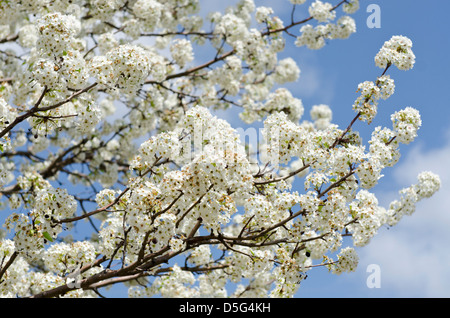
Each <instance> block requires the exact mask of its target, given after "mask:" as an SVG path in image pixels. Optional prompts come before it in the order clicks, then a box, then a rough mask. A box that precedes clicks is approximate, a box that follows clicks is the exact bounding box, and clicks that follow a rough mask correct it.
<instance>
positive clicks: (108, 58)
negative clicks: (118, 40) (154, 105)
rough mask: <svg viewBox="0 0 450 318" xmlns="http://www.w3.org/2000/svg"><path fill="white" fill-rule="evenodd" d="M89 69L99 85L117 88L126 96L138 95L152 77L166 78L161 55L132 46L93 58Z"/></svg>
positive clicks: (120, 47) (119, 47) (125, 45)
mask: <svg viewBox="0 0 450 318" xmlns="http://www.w3.org/2000/svg"><path fill="white" fill-rule="evenodd" d="M89 69H90V72H91V74H92V76H94V77H95V78H96V79H97V81H98V83H100V84H102V85H105V86H106V87H108V88H112V89H113V88H117V89H119V90H121V91H123V92H124V93H125V94H134V93H136V91H137V90H138V89H139V88H140V87H141V85H142V84H143V83H144V81H145V79H146V78H147V77H148V76H150V75H153V76H155V77H156V78H158V79H161V78H162V77H163V76H164V68H163V62H162V60H161V58H160V56H159V55H157V54H154V53H152V52H150V51H148V50H146V49H144V48H142V47H140V46H136V45H130V44H124V45H120V46H118V47H115V48H113V49H111V50H110V51H108V52H107V53H106V55H100V56H95V57H93V58H92V60H91V61H90V63H89Z"/></svg>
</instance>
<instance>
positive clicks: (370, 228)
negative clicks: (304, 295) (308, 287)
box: [0, 0, 440, 297]
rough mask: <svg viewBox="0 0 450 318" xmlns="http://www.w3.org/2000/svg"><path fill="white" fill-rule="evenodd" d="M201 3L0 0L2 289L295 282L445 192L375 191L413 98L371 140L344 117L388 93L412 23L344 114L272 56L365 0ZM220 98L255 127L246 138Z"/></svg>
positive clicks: (244, 292) (331, 27)
mask: <svg viewBox="0 0 450 318" xmlns="http://www.w3.org/2000/svg"><path fill="white" fill-rule="evenodd" d="M200 2H201V1H199V0H52V1H50V0H41V1H34V0H22V1H0V22H1V23H2V25H0V49H1V50H0V83H1V86H0V193H1V194H0V195H1V201H0V203H1V211H0V213H1V217H2V219H3V220H4V229H3V232H2V233H3V234H2V236H1V240H0V295H1V296H2V297H27V296H33V297H90V296H94V297H95V296H99V295H100V296H101V295H102V289H103V288H106V287H108V286H110V285H113V284H119V283H120V284H124V286H126V288H127V290H128V295H129V296H152V295H161V296H163V297H203V296H208V297H225V296H231V297H265V296H272V297H291V296H293V295H294V294H295V292H296V290H297V289H298V287H299V286H300V283H301V281H302V280H303V279H304V278H305V277H306V274H307V273H308V272H309V271H310V270H311V269H312V268H314V267H317V266H325V267H328V269H329V270H330V272H332V273H334V274H340V273H343V272H351V271H354V270H355V268H356V266H357V263H358V256H357V254H356V252H355V250H354V248H353V246H364V245H366V244H368V243H369V241H370V239H371V238H372V237H373V236H374V235H375V234H376V233H377V231H378V229H379V228H380V227H381V226H383V225H388V226H393V225H395V224H396V223H397V222H398V221H399V220H400V219H401V218H402V216H404V215H409V214H411V213H413V211H414V209H415V204H416V202H418V201H419V200H421V199H423V198H428V197H430V196H431V195H432V194H433V193H434V192H435V191H437V190H438V189H439V186H440V181H439V177H438V176H437V175H435V174H433V173H431V172H423V173H421V174H420V175H419V176H418V182H417V184H414V185H411V186H410V187H408V188H405V189H402V190H401V191H400V192H399V199H398V200H395V201H394V202H392V203H391V204H390V205H389V206H388V207H386V208H383V207H381V206H379V204H378V201H377V198H376V197H375V195H374V194H373V193H372V192H371V189H372V188H373V187H374V186H376V184H377V183H378V180H379V178H380V177H381V173H382V171H383V169H384V168H385V167H391V166H393V165H394V164H395V163H397V162H398V160H399V157H400V153H399V146H400V144H408V143H410V142H411V141H413V140H414V138H415V137H416V136H417V131H418V129H419V127H420V125H421V119H420V115H419V112H418V111H417V110H416V109H414V108H412V107H406V108H404V109H403V110H401V111H399V112H396V113H394V114H392V116H391V119H392V127H379V126H378V127H374V128H373V133H372V135H371V138H370V140H368V141H363V140H362V138H360V135H359V133H358V131H356V130H355V127H356V126H357V125H355V123H357V122H358V121H362V122H365V123H367V124H370V123H371V122H372V120H373V119H374V117H375V116H376V114H377V105H378V103H379V101H380V100H385V99H387V98H389V97H390V96H391V95H392V94H393V93H394V80H393V79H392V78H391V77H390V75H389V74H388V73H389V69H390V68H393V67H397V68H398V69H400V70H405V71H406V70H409V69H411V68H412V67H413V65H414V62H415V56H414V53H413V51H412V43H411V41H410V40H409V39H408V38H406V37H404V36H396V35H395V36H393V37H392V38H391V39H386V42H385V44H384V45H383V46H382V48H381V49H380V51H379V52H378V53H377V52H374V55H375V54H376V55H375V66H376V67H379V68H380V76H379V77H378V78H375V79H371V80H370V79H369V80H368V81H366V82H363V83H361V84H360V85H359V86H358V87H357V89H358V93H359V94H360V95H359V97H358V98H357V99H356V100H355V102H354V104H353V109H354V111H355V117H354V118H349V124H348V126H347V127H344V128H340V127H338V126H337V125H335V124H333V123H332V121H331V118H332V112H331V108H330V107H328V106H327V105H316V106H314V107H312V109H311V110H310V115H311V119H312V121H308V120H304V119H302V116H303V114H304V111H305V110H304V107H303V104H302V101H301V100H300V99H298V98H296V97H294V95H293V93H292V92H290V91H288V90H287V89H286V88H284V87H283V84H285V83H287V82H292V81H295V80H297V78H298V77H299V74H300V70H299V68H298V66H297V65H296V63H295V62H294V60H293V59H291V58H284V59H281V58H278V53H280V52H282V51H283V50H284V49H285V46H287V45H292V44H294V45H296V46H306V47H308V48H310V49H313V50H317V49H320V48H322V47H323V46H324V45H325V42H326V41H330V40H333V39H345V38H348V37H349V36H351V34H352V33H354V32H355V31H356V26H355V22H354V20H353V18H352V17H351V14H352V13H354V12H355V11H356V10H358V8H359V3H358V0H347V1H340V2H338V1H335V2H336V3H334V4H331V3H327V2H321V1H319V0H315V1H311V3H309V4H305V2H306V1H305V0H290V4H289V1H288V0H285V2H286V5H290V6H291V7H292V14H291V20H290V21H282V20H281V19H280V18H279V17H277V15H276V13H274V12H273V10H272V9H271V8H268V7H257V6H256V5H255V3H254V2H253V0H242V1H240V2H239V3H238V4H237V5H236V6H234V7H230V8H229V9H228V10H227V11H226V12H213V13H211V14H209V15H208V16H207V17H206V18H205V17H200V15H199V5H200ZM296 10H297V11H296ZM299 10H303V12H307V13H308V14H309V17H308V18H306V19H296V13H297V12H299ZM197 54H201V55H202V59H201V60H202V61H201V62H197V61H198V59H197V60H194V57H196V56H197ZM207 54H210V56H209V58H204V56H205V55H207ZM352 89H353V88H352ZM226 109H228V110H230V111H232V112H234V111H235V110H239V117H240V120H242V121H243V122H245V123H246V124H252V123H257V122H262V123H263V127H264V128H263V129H262V136H263V138H261V139H260V140H258V142H257V143H256V144H254V143H253V144H245V143H244V142H243V141H242V138H241V136H240V135H239V134H238V129H237V128H233V127H232V125H231V124H230V123H228V122H227V121H225V120H223V119H220V118H218V117H217V116H216V115H215V111H216V110H226ZM119 114H120V115H119ZM80 233H82V234H80ZM347 243H349V244H347ZM229 282H232V283H236V284H235V285H234V286H237V287H233V289H230V288H228V285H227V284H228V283H229Z"/></svg>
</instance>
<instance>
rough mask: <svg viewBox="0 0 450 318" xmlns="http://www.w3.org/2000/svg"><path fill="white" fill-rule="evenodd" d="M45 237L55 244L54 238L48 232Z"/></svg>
mask: <svg viewBox="0 0 450 318" xmlns="http://www.w3.org/2000/svg"><path fill="white" fill-rule="evenodd" d="M43 234H44V237H45V238H46V239H47V240H49V241H50V242H53V237H51V236H50V234H48V232H44V233H43Z"/></svg>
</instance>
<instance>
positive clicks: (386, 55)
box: [375, 35, 416, 71]
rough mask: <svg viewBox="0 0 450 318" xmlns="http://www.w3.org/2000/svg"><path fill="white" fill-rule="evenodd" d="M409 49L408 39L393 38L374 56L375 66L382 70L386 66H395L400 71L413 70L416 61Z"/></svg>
mask: <svg viewBox="0 0 450 318" xmlns="http://www.w3.org/2000/svg"><path fill="white" fill-rule="evenodd" d="M411 48H412V41H411V40H410V39H408V38H407V37H405V36H400V35H396V36H393V37H392V38H391V39H390V40H389V41H386V42H385V43H384V44H383V47H382V48H381V49H380V51H379V52H378V53H377V55H376V56H375V65H376V66H378V67H380V68H383V69H384V68H386V67H387V66H388V65H395V66H397V67H398V69H400V70H404V71H406V70H409V69H411V68H413V66H414V63H415V60H416V56H415V55H414V53H413V51H412V49H411Z"/></svg>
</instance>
